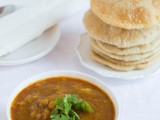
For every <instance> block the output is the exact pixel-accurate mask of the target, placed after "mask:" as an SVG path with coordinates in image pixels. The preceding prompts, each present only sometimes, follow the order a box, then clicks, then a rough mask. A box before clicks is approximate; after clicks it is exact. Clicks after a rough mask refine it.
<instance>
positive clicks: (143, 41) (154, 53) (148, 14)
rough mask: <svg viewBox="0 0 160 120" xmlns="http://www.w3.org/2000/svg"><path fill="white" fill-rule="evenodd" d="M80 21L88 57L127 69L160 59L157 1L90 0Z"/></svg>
mask: <svg viewBox="0 0 160 120" xmlns="http://www.w3.org/2000/svg"><path fill="white" fill-rule="evenodd" d="M83 22H84V25H85V27H86V29H87V31H88V34H89V36H90V41H91V42H90V43H91V48H92V53H91V56H92V58H93V59H94V60H96V61H97V62H99V63H101V64H104V65H106V66H109V67H111V68H113V69H116V70H119V71H129V70H137V69H144V68H147V67H149V66H151V65H152V64H153V63H154V62H155V61H157V60H159V58H160V27H158V25H159V24H160V1H159V0H147V1H146V0H120V1H117V0H91V10H89V11H88V12H86V14H85V16H84V18H83Z"/></svg>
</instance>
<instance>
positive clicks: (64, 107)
mask: <svg viewBox="0 0 160 120" xmlns="http://www.w3.org/2000/svg"><path fill="white" fill-rule="evenodd" d="M54 103H55V105H56V108H55V109H54V110H53V111H52V112H51V115H50V118H51V120H80V117H79V115H78V114H77V113H76V112H75V111H74V110H82V111H86V112H89V113H91V112H93V109H92V108H91V106H90V105H89V104H88V103H87V102H85V101H84V100H82V99H78V95H77V94H73V95H70V94H66V95H65V97H64V98H56V99H55V100H54Z"/></svg>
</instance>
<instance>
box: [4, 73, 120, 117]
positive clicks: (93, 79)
mask: <svg viewBox="0 0 160 120" xmlns="http://www.w3.org/2000/svg"><path fill="white" fill-rule="evenodd" d="M58 76H66V77H71V78H80V79H82V80H84V81H87V82H89V83H91V84H93V85H95V86H97V87H98V88H100V89H101V90H103V92H105V93H106V94H107V95H108V96H109V98H110V99H111V100H112V102H113V104H114V107H115V112H116V116H115V120H118V117H119V105H118V101H117V98H116V96H115V95H114V93H113V92H112V91H111V90H110V88H109V87H108V86H107V85H106V83H104V82H103V81H101V80H100V79H98V78H96V77H93V76H91V75H89V74H86V73H83V72H78V71H70V70H56V71H48V72H42V73H40V74H36V75H34V76H32V77H30V78H28V79H26V80H24V81H23V82H21V83H20V84H19V85H18V86H17V87H16V88H15V89H14V90H13V92H12V93H11V95H10V96H9V99H8V101H7V109H6V113H7V118H8V120H12V119H11V113H10V108H11V104H12V102H13V100H14V99H15V97H16V96H17V94H18V93H19V92H21V91H22V90H23V89H25V88H26V87H27V86H29V85H30V84H32V83H35V82H37V81H39V80H43V79H46V78H50V77H58Z"/></svg>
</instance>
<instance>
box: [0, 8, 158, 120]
mask: <svg viewBox="0 0 160 120" xmlns="http://www.w3.org/2000/svg"><path fill="white" fill-rule="evenodd" d="M83 14H84V11H82V12H81V13H78V14H77V15H75V16H72V17H70V18H68V19H65V20H64V21H62V22H61V23H60V26H61V29H62V36H61V38H60V40H59V43H58V44H57V46H56V47H55V49H54V50H53V51H52V52H51V53H50V54H48V55H47V56H45V57H44V58H42V59H40V60H38V61H36V62H33V63H30V64H26V65H21V66H13V67H0V120H7V117H6V103H7V99H8V97H9V95H10V94H11V92H12V91H13V89H14V88H15V87H16V86H17V85H18V84H19V83H21V82H22V81H23V80H25V79H27V78H29V77H32V76H33V75H35V74H38V73H41V72H46V71H53V70H75V71H80V72H84V73H87V74H90V75H92V76H94V77H97V78H99V79H101V80H102V81H104V82H105V83H106V84H107V86H108V87H109V88H110V89H111V90H112V91H113V92H114V94H115V96H116V97H117V99H118V102H119V107H120V117H119V120H160V87H159V86H160V73H158V74H157V75H156V76H154V77H152V78H144V79H138V80H131V81H125V80H118V79H116V80H115V79H110V78H103V77H101V76H99V75H98V74H96V73H95V72H93V71H91V70H89V69H87V68H85V67H84V66H82V65H81V63H80V61H79V58H78V57H77V55H76V51H75V49H76V46H77V44H78V41H79V36H80V35H81V34H82V33H84V32H85V29H84V27H83V24H82V17H83Z"/></svg>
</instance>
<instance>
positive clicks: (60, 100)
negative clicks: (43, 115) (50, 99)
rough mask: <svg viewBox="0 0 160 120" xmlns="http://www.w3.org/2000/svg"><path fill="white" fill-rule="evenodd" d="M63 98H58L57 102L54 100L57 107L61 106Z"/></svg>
mask: <svg viewBox="0 0 160 120" xmlns="http://www.w3.org/2000/svg"><path fill="white" fill-rule="evenodd" d="M62 100H63V99H62V98H56V99H55V100H54V104H55V105H58V104H60V103H61V102H62Z"/></svg>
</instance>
